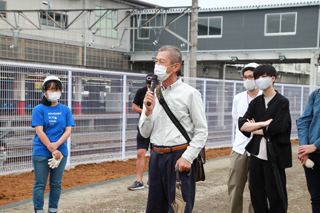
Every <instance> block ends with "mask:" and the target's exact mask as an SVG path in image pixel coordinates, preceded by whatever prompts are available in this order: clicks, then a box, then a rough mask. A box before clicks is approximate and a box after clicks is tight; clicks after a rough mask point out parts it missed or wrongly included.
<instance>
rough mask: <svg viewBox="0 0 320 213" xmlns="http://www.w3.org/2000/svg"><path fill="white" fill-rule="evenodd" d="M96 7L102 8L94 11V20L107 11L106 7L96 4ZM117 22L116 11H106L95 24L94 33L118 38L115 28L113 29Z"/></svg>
mask: <svg viewBox="0 0 320 213" xmlns="http://www.w3.org/2000/svg"><path fill="white" fill-rule="evenodd" d="M96 9H102V10H97V11H96V21H97V20H98V19H99V18H100V17H101V16H102V15H103V14H104V13H105V12H106V11H107V9H106V8H104V7H100V6H96ZM117 24H118V11H108V12H107V16H106V17H103V18H102V20H101V21H100V22H99V23H97V24H96V26H95V27H96V29H98V28H99V29H100V30H98V31H97V33H96V35H98V36H103V37H109V38H118V32H117V30H115V29H113V28H114V27H115V26H116V25H117Z"/></svg>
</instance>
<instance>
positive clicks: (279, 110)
mask: <svg viewBox="0 0 320 213" xmlns="http://www.w3.org/2000/svg"><path fill="white" fill-rule="evenodd" d="M276 77H277V71H276V70H275V68H274V67H273V66H271V65H260V66H258V67H257V68H256V69H255V70H254V79H255V80H256V85H257V87H258V88H259V89H260V90H262V91H263V95H260V96H258V97H257V98H255V99H254V100H253V101H252V102H251V103H250V104H249V107H248V110H247V112H246V113H245V115H244V116H243V117H240V118H239V129H240V130H241V131H242V133H243V134H244V135H246V136H247V137H250V133H251V132H252V133H253V137H252V139H251V141H250V142H249V143H248V145H247V146H246V150H247V151H248V152H249V153H250V154H251V156H250V165H249V173H250V196H251V200H252V205H253V208H254V211H255V212H259V213H264V212H265V213H267V212H272V213H278V212H279V213H280V212H281V213H283V203H282V201H281V198H280V194H279V192H278V188H277V185H276V181H275V178H274V173H273V167H272V164H271V163H270V159H268V154H267V141H266V135H267V133H269V136H270V141H271V142H272V146H273V148H274V150H275V153H276V156H277V159H276V161H277V165H278V170H279V174H280V179H281V183H282V188H283V191H284V194H285V202H286V206H287V203H288V198H287V190H286V174H285V168H289V167H291V166H292V150H291V142H290V133H291V116H290V111H289V101H288V99H287V98H285V97H284V96H282V95H281V94H279V93H278V92H277V91H276V90H274V88H273V84H274V82H275V80H276ZM267 126H268V128H267ZM267 131H268V132H267ZM268 202H269V204H268Z"/></svg>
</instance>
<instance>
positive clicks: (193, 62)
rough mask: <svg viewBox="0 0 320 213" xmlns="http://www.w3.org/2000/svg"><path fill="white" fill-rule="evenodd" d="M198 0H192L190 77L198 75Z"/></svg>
mask: <svg viewBox="0 0 320 213" xmlns="http://www.w3.org/2000/svg"><path fill="white" fill-rule="evenodd" d="M198 10H199V7H198V0H192V13H191V29H190V43H191V47H190V75H189V76H190V77H191V78H195V77H197V51H198Z"/></svg>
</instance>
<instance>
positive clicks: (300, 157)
mask: <svg viewBox="0 0 320 213" xmlns="http://www.w3.org/2000/svg"><path fill="white" fill-rule="evenodd" d="M298 158H299V160H300V162H301V163H302V164H303V165H306V162H307V160H308V159H309V155H308V154H306V155H299V154H298Z"/></svg>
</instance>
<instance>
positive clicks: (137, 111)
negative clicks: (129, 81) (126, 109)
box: [132, 103, 142, 114]
mask: <svg viewBox="0 0 320 213" xmlns="http://www.w3.org/2000/svg"><path fill="white" fill-rule="evenodd" d="M132 110H133V111H135V112H136V113H139V114H141V113H142V109H141V108H140V107H139V106H138V105H137V104H135V103H133V104H132Z"/></svg>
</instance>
